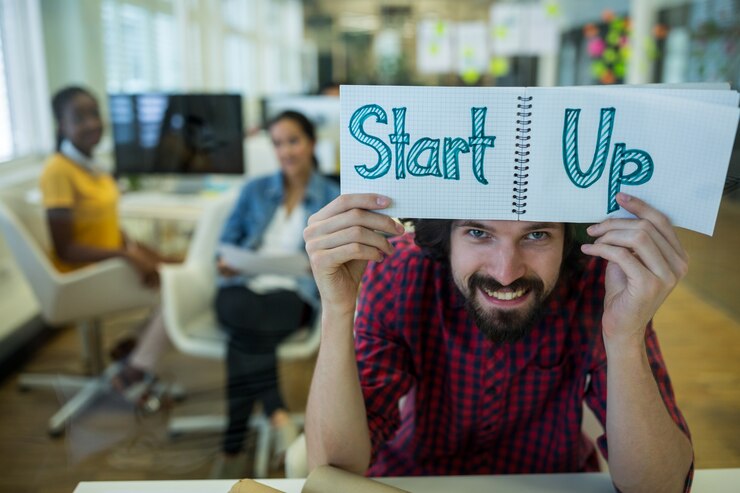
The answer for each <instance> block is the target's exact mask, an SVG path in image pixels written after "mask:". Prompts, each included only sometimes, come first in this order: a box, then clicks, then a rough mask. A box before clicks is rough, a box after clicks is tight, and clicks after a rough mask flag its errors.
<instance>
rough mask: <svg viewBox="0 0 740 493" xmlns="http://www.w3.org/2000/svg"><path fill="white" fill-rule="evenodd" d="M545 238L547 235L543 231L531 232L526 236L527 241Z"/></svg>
mask: <svg viewBox="0 0 740 493" xmlns="http://www.w3.org/2000/svg"><path fill="white" fill-rule="evenodd" d="M545 238H547V233H545V232H544V231H532V232H531V233H529V234H528V235H527V239H530V240H544V239H545Z"/></svg>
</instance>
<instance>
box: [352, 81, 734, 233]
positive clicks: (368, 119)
mask: <svg viewBox="0 0 740 493" xmlns="http://www.w3.org/2000/svg"><path fill="white" fill-rule="evenodd" d="M340 98H341V118H340V122H341V123H340V125H341V128H340V133H341V162H342V168H341V183H342V193H360V192H374V193H381V194H384V195H387V196H389V197H391V199H392V200H393V207H392V208H390V209H388V211H387V212H388V213H389V214H390V215H393V216H396V217H419V218H448V219H507V220H525V221H557V222H596V221H600V220H602V219H604V218H606V217H611V216H616V217H625V216H627V215H628V214H627V213H626V212H625V211H623V210H621V209H619V207H618V205H617V204H616V199H615V197H616V194H617V193H618V192H619V191H624V192H627V193H630V194H633V195H635V196H637V197H640V198H643V199H645V200H647V201H648V202H650V203H651V204H652V205H654V206H655V207H657V208H658V209H660V210H662V211H663V212H665V213H666V214H667V215H668V216H669V218H670V219H671V220H672V221H673V222H674V224H676V225H678V226H682V227H685V228H689V229H693V230H696V231H700V232H703V233H706V234H711V232H712V231H713V228H714V221H715V220H716V214H717V210H718V208H719V200H720V198H721V194H722V188H723V184H724V178H725V175H726V173H727V166H728V163H729V159H730V153H731V150H732V144H733V141H734V136H735V129H736V127H737V122H738V108H737V105H738V94H737V92H735V91H731V90H729V86H725V85H721V84H720V85H718V84H712V85H701V84H699V85H672V86H666V85H655V86H650V85H649V86H641V87H632V86H614V87H609V88H604V87H572V88H527V87H520V88H516V87H514V88H478V87H476V88H450V87H411V86H404V87H395V86H342V88H341V96H340Z"/></svg>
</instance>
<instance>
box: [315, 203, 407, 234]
mask: <svg viewBox="0 0 740 493" xmlns="http://www.w3.org/2000/svg"><path fill="white" fill-rule="evenodd" d="M353 226H361V227H363V228H367V229H370V230H374V231H379V232H383V233H387V234H389V235H392V236H395V235H399V234H401V233H403V231H404V229H403V225H401V224H399V223H397V222H396V221H394V220H393V219H391V218H390V217H389V216H386V215H385V214H381V213H378V212H372V211H367V210H364V209H350V210H348V211H345V212H341V213H339V214H337V215H334V216H332V217H330V218H327V219H324V220H322V221H318V222H314V223H312V224H309V225H308V226H307V227H306V229H305V230H304V232H303V237H304V239H305V240H306V241H309V239H310V238H315V237H317V236H323V235H327V234H331V233H334V232H337V231H340V230H342V229H346V228H351V227H353Z"/></svg>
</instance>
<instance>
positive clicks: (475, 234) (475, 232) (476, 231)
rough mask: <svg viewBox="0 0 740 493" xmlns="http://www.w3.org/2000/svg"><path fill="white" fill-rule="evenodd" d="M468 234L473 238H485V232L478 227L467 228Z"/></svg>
mask: <svg viewBox="0 0 740 493" xmlns="http://www.w3.org/2000/svg"><path fill="white" fill-rule="evenodd" d="M468 234H469V235H470V236H472V237H473V238H485V237H486V236H487V235H486V232H485V231H482V230H480V229H469V230H468Z"/></svg>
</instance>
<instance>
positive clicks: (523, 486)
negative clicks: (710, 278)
mask: <svg viewBox="0 0 740 493" xmlns="http://www.w3.org/2000/svg"><path fill="white" fill-rule="evenodd" d="M380 481H382V482H384V483H388V484H391V485H393V486H397V487H399V488H402V489H405V490H408V491H411V492H412V493H417V492H418V493H422V492H423V493H448V492H471V493H473V492H474V493H478V492H481V491H494V489H495V491H496V493H510V492H511V493H514V492H516V493H520V492H525V493H540V492H542V493H545V492H548V493H553V492H554V493H578V492H584V493H586V492H588V493H601V492H604V493H613V492H614V487H613V486H612V482H611V479H609V475H608V474H607V473H580V474H534V475H512V476H457V477H455V476H444V477H431V476H429V477H414V478H383V479H380ZM259 482H261V483H264V484H266V485H268V486H271V487H273V488H276V489H278V490H281V491H284V492H285V493H300V491H301V488H302V487H303V482H304V480H303V479H260V480H259ZM234 483H236V481H235V480H231V479H227V480H211V481H207V480H204V481H199V480H190V481H110V482H108V481H98V482H82V483H80V484H79V485H78V486H77V488H76V489H75V490H74V493H124V492H125V493H131V492H134V491H135V492H136V493H166V492H167V493H169V492H176V493H227V492H228V491H229V489H231V486H232V485H233V484H234ZM739 484H740V468H739V469H703V470H699V471H696V472H695V474H694V485H693V487H692V489H691V491H692V492H694V493H737V492H738V490H739V489H740V487H739V486H738V485H739Z"/></svg>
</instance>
